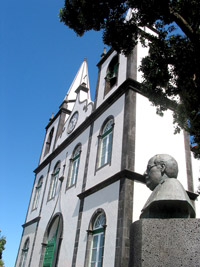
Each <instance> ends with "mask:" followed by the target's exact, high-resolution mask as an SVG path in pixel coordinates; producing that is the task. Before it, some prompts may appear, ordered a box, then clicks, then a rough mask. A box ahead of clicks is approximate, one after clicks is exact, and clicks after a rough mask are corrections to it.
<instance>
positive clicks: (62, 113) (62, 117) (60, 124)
mask: <svg viewBox="0 0 200 267" xmlns="http://www.w3.org/2000/svg"><path fill="white" fill-rule="evenodd" d="M70 113H71V112H69V110H66V109H63V108H62V109H60V117H59V122H58V127H57V131H56V137H55V139H54V144H53V150H54V149H55V145H56V142H57V140H58V137H59V136H60V135H61V134H62V130H63V127H64V124H65V117H66V114H70Z"/></svg>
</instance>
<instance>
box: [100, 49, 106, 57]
mask: <svg viewBox="0 0 200 267" xmlns="http://www.w3.org/2000/svg"><path fill="white" fill-rule="evenodd" d="M105 55H106V47H104V50H103V53H102V54H101V58H103V57H104V56H105Z"/></svg>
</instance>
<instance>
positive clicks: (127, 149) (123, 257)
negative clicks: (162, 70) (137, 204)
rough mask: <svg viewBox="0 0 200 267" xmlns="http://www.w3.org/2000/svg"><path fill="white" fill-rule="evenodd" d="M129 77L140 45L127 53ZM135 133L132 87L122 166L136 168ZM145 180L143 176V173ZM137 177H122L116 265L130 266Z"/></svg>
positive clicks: (128, 94) (126, 108)
mask: <svg viewBox="0 0 200 267" xmlns="http://www.w3.org/2000/svg"><path fill="white" fill-rule="evenodd" d="M126 75H127V78H128V79H129V78H131V79H134V80H136V78H137V46H136V47H135V48H134V50H133V51H132V53H131V54H130V55H128V57H127V73H126ZM135 134H136V92H135V91H133V90H130V88H129V89H128V90H127V91H126V93H125V99H124V126H123V139H122V159H121V170H123V169H128V170H130V171H134V170H135ZM142 178H143V181H144V177H143V176H142ZM133 187H134V181H132V180H129V179H127V177H126V176H124V178H123V179H121V180H120V188H119V202H118V217H117V234H116V248H115V265H114V266H115V267H127V266H128V262H129V251H130V241H129V235H130V226H131V223H132V217H133Z"/></svg>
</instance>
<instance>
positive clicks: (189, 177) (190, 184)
mask: <svg viewBox="0 0 200 267" xmlns="http://www.w3.org/2000/svg"><path fill="white" fill-rule="evenodd" d="M183 135H184V144H185V161H186V171H187V185H188V190H189V191H192V192H193V191H194V184H193V175H192V160H191V151H190V141H189V135H188V133H187V132H186V131H183Z"/></svg>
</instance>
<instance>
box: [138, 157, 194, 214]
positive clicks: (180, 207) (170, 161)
mask: <svg viewBox="0 0 200 267" xmlns="http://www.w3.org/2000/svg"><path fill="white" fill-rule="evenodd" d="M144 176H145V182H146V185H147V187H148V188H149V189H150V190H151V191H153V192H152V194H151V195H150V197H149V198H148V200H147V202H146V204H145V205H144V207H143V209H142V213H141V215H140V219H143V218H162V219H164V218H195V210H194V207H193V204H192V202H191V200H190V199H189V197H188V194H187V193H186V191H185V189H184V188H183V186H182V185H181V183H180V182H179V181H178V180H177V176H178V164H177V162H176V160H175V159H174V158H173V157H172V156H170V155H167V154H159V155H155V156H154V157H152V158H151V159H150V160H149V162H148V165H147V169H146V172H145V174H144Z"/></svg>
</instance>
